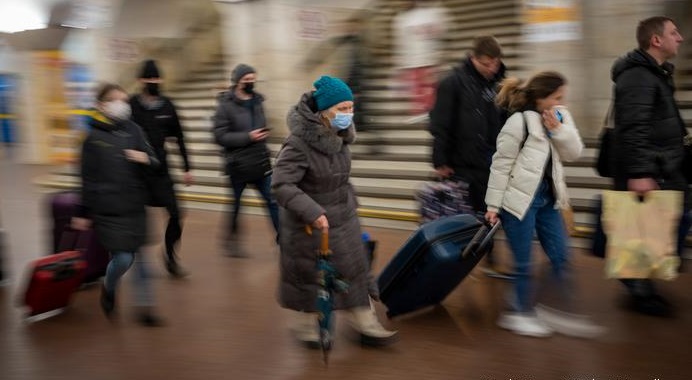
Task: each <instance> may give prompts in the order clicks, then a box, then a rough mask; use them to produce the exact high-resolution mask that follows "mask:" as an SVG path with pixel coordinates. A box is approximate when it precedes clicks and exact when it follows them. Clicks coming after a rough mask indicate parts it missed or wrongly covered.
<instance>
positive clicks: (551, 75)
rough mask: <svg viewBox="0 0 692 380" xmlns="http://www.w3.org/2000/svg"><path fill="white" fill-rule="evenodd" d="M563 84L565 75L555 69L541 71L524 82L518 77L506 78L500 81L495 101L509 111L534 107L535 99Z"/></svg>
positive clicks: (546, 94) (565, 81)
mask: <svg viewBox="0 0 692 380" xmlns="http://www.w3.org/2000/svg"><path fill="white" fill-rule="evenodd" d="M565 84H567V80H566V79H565V77H564V76H562V74H560V73H558V72H556V71H542V72H540V73H538V74H536V75H534V76H533V77H532V78H531V79H529V80H528V82H526V84H524V83H523V81H522V80H521V79H519V78H507V79H505V80H503V81H502V83H500V92H499V93H498V94H497V97H496V98H495V103H497V105H498V106H500V107H502V108H505V109H507V110H509V111H510V112H515V111H519V110H522V109H526V108H535V107H536V100H538V99H544V98H547V97H548V96H550V94H552V93H554V92H555V91H557V89H558V88H560V87H562V86H564V85H565Z"/></svg>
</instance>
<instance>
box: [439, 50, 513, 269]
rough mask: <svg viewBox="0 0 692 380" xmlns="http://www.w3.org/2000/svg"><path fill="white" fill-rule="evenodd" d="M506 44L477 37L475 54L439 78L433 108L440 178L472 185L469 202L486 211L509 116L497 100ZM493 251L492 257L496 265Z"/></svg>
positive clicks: (503, 69)
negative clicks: (495, 157)
mask: <svg viewBox="0 0 692 380" xmlns="http://www.w3.org/2000/svg"><path fill="white" fill-rule="evenodd" d="M501 57H502V49H501V47H500V44H499V43H498V42H497V40H496V39H495V37H492V36H482V37H478V38H476V39H475V40H474V41H473V47H472V50H471V53H470V54H469V56H468V57H466V58H465V59H464V60H463V61H462V63H461V65H459V66H458V67H456V68H455V69H454V70H453V71H452V73H450V74H449V75H448V76H447V77H445V78H444V79H442V81H440V84H439V86H438V88H437V96H436V101H435V105H434V107H433V109H432V111H431V112H430V133H431V134H432V135H433V138H434V141H433V156H432V161H433V166H434V167H435V171H436V172H437V174H438V175H439V176H440V177H441V178H451V177H454V178H455V179H459V180H462V181H464V182H466V183H468V185H469V197H470V201H471V206H472V207H473V209H474V211H475V212H477V213H481V214H482V213H485V210H486V205H485V192H486V190H487V187H488V177H489V176H490V164H491V162H492V156H493V153H495V140H497V135H498V133H499V132H500V129H501V128H502V126H503V125H504V122H505V120H506V118H507V114H506V112H505V111H503V110H501V109H499V108H498V107H497V106H496V105H495V95H496V94H497V86H498V83H499V82H500V81H501V80H502V79H503V78H504V74H505V66H504V64H503V63H502V60H501ZM492 261H493V260H492V256H490V255H488V262H489V264H490V265H491V266H492V264H493V262H492Z"/></svg>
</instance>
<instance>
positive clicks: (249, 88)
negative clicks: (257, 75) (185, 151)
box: [243, 82, 255, 95]
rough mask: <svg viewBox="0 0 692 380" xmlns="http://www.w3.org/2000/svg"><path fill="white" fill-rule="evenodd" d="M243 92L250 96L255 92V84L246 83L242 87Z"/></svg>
mask: <svg viewBox="0 0 692 380" xmlns="http://www.w3.org/2000/svg"><path fill="white" fill-rule="evenodd" d="M243 91H245V93H246V94H248V95H252V94H253V93H254V92H255V82H247V83H245V84H244V85H243Z"/></svg>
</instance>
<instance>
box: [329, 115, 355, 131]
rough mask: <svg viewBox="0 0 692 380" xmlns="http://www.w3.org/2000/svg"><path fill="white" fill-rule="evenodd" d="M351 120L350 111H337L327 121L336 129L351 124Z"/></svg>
mask: <svg viewBox="0 0 692 380" xmlns="http://www.w3.org/2000/svg"><path fill="white" fill-rule="evenodd" d="M352 120H353V114H352V113H337V114H336V116H334V118H333V119H331V120H329V123H330V124H331V125H332V127H334V128H336V129H338V130H343V129H346V128H348V127H349V126H350V125H351V121H352Z"/></svg>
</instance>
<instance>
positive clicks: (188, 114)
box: [178, 109, 214, 120]
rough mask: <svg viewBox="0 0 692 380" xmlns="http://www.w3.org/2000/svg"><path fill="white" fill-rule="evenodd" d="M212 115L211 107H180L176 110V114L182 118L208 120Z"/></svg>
mask: <svg viewBox="0 0 692 380" xmlns="http://www.w3.org/2000/svg"><path fill="white" fill-rule="evenodd" d="M213 115H214V110H213V109H180V110H178V116H179V117H180V118H181V119H183V120H187V119H190V120H192V119H197V120H199V119H206V120H209V118H210V117H211V116H213Z"/></svg>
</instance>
